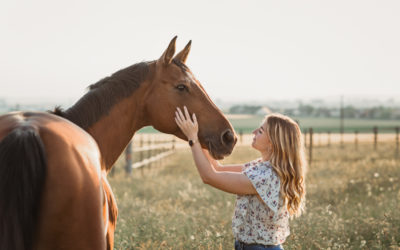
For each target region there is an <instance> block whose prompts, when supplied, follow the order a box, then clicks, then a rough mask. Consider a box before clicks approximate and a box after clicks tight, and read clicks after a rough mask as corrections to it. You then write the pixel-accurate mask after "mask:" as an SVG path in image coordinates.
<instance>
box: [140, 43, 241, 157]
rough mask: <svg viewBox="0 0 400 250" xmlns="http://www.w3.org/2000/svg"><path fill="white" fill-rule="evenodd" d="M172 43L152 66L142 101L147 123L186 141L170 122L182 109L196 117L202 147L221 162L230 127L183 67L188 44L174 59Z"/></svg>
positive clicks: (229, 144)
mask: <svg viewBox="0 0 400 250" xmlns="http://www.w3.org/2000/svg"><path fill="white" fill-rule="evenodd" d="M175 41H176V37H174V38H173V39H172V41H171V42H170V44H169V46H168V48H167V49H166V50H165V52H164V53H163V54H162V56H161V57H160V59H158V60H157V61H155V62H154V63H153V64H154V65H153V67H152V71H153V74H152V76H153V77H152V78H151V79H150V86H149V88H148V92H147V95H146V96H147V98H146V100H145V102H146V103H145V106H146V111H147V112H146V113H147V115H148V118H149V122H150V123H151V125H152V126H153V127H154V128H155V129H157V130H159V131H161V132H164V133H169V134H174V135H176V136H177V137H179V138H181V139H184V140H187V138H186V136H185V135H184V134H183V133H182V132H181V131H180V129H179V127H178V126H177V125H176V123H175V120H174V117H175V110H176V108H177V107H180V108H183V106H186V107H187V108H188V110H189V112H190V113H195V114H196V116H197V120H198V123H199V134H198V136H199V141H200V143H201V145H202V147H203V148H207V149H208V150H209V151H210V152H211V155H212V156H213V157H214V158H216V159H222V158H223V157H224V156H226V155H229V154H230V153H231V152H232V149H233V147H234V145H235V143H236V140H237V138H236V135H235V133H234V131H233V128H232V125H231V124H230V123H229V121H228V120H227V119H226V118H225V116H224V115H223V114H222V112H221V111H220V110H219V109H218V108H217V107H216V106H215V104H214V103H213V102H212V101H211V99H210V97H209V96H208V95H207V93H206V91H205V90H204V88H203V87H202V86H201V84H200V82H199V81H198V80H197V79H196V78H195V77H194V75H193V73H192V72H191V71H190V69H189V68H188V67H187V66H186V65H185V61H186V58H187V56H188V54H189V51H190V45H191V42H189V43H188V44H187V45H186V47H185V48H184V49H183V50H182V51H181V52H180V53H178V54H177V55H176V56H175V57H174V54H175Z"/></svg>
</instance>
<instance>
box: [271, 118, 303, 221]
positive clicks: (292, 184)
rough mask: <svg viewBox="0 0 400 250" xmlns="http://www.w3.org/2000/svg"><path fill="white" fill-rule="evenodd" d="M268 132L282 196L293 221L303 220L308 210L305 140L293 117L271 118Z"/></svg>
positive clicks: (272, 159)
mask: <svg viewBox="0 0 400 250" xmlns="http://www.w3.org/2000/svg"><path fill="white" fill-rule="evenodd" d="M265 121H266V122H265V123H264V124H265V126H266V127H265V128H264V129H265V131H267V135H268V136H269V139H270V141H271V152H270V154H271V158H270V162H271V164H272V167H273V169H274V170H275V172H276V173H277V174H278V176H279V178H280V181H281V185H280V194H281V197H282V198H283V200H284V201H285V204H286V206H287V209H288V212H289V214H290V216H291V217H293V216H295V217H298V216H300V215H301V214H302V213H303V212H304V209H305V195H306V187H305V176H306V169H307V165H306V160H305V153H304V143H303V136H302V135H301V130H300V128H299V126H298V125H297V123H296V122H295V121H293V120H292V119H291V118H290V117H287V116H284V115H281V114H271V115H268V116H266V117H265Z"/></svg>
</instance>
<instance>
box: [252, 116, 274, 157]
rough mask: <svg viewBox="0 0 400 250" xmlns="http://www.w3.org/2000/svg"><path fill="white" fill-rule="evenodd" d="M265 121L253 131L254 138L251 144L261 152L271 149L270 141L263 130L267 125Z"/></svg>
mask: <svg viewBox="0 0 400 250" xmlns="http://www.w3.org/2000/svg"><path fill="white" fill-rule="evenodd" d="M266 122H267V121H265V122H264V123H263V124H262V125H261V126H260V127H259V128H256V129H255V130H254V131H253V134H254V138H253V142H252V144H251V146H252V147H253V148H254V149H256V150H258V151H260V152H261V153H267V152H269V151H270V149H271V141H270V139H269V136H268V135H267V132H266V131H265V128H266V127H267V126H266Z"/></svg>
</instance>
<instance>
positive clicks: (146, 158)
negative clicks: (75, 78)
mask: <svg viewBox="0 0 400 250" xmlns="http://www.w3.org/2000/svg"><path fill="white" fill-rule="evenodd" d="M370 131H371V132H372V133H368V134H367V133H360V132H359V131H358V130H355V131H354V133H353V134H351V133H343V134H333V133H331V131H327V132H317V133H316V132H314V130H313V128H309V129H306V130H304V131H303V135H304V146H305V148H306V149H308V150H309V152H308V158H309V159H308V162H309V165H311V164H312V160H313V148H315V147H316V146H327V147H330V146H331V145H332V144H333V143H338V144H340V145H341V146H343V143H344V142H353V143H354V147H355V150H357V149H358V146H359V144H360V143H361V142H373V149H374V150H377V148H378V143H379V142H380V141H386V142H387V141H393V136H394V137H395V145H396V146H395V155H396V157H397V158H399V157H400V152H399V151H400V145H399V144H400V141H399V132H400V127H399V126H398V127H395V128H394V135H393V133H391V134H389V133H382V132H381V133H379V131H381V130H379V128H378V127H376V126H375V127H373V128H372V129H371V130H370ZM385 131H386V132H388V130H385ZM144 137H147V140H144ZM151 137H153V138H151ZM154 137H155V138H156V139H154ZM238 137H239V138H238V139H239V141H238V144H239V145H249V144H251V142H252V138H253V135H252V134H243V132H242V131H239V134H238ZM316 139H318V141H316ZM315 142H317V143H315ZM182 146H186V144H185V143H184V142H183V141H182V142H181V143H179V142H176V139H175V137H174V136H171V135H165V134H157V136H154V135H150V134H139V135H137V136H136V137H135V138H134V139H133V140H132V141H131V142H130V143H129V145H128V146H127V148H126V150H125V171H126V173H127V174H131V173H132V170H133V169H139V168H140V169H142V168H143V167H145V166H151V164H153V163H155V162H160V161H161V160H162V159H163V158H165V157H167V156H169V155H171V154H173V153H174V152H175V149H176V148H177V147H182ZM134 153H135V154H134Z"/></svg>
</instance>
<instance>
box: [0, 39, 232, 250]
mask: <svg viewBox="0 0 400 250" xmlns="http://www.w3.org/2000/svg"><path fill="white" fill-rule="evenodd" d="M175 39H176V38H174V39H173V40H172V41H171V43H170V45H169V46H168V48H167V50H166V51H165V52H164V53H163V55H162V56H161V57H160V59H158V60H156V61H152V62H147V63H146V65H143V63H142V64H140V66H141V67H142V66H145V67H143V70H146V72H145V73H143V72H142V71H141V70H138V68H135V65H134V66H132V67H128V68H126V69H124V70H121V71H120V72H117V73H116V74H114V75H112V76H110V77H108V78H106V79H103V80H102V81H101V83H99V84H97V85H94V86H93V87H92V88H91V90H90V91H89V93H88V94H86V95H85V96H84V97H82V98H81V100H79V101H78V102H77V104H75V105H74V106H73V107H71V108H70V109H68V110H66V111H65V112H63V111H61V110H57V111H56V112H55V113H56V114H57V115H58V116H57V115H54V114H50V113H42V112H29V113H24V112H15V113H10V114H7V115H3V116H0V142H1V140H2V138H4V136H6V135H7V134H8V133H10V131H12V130H13V129H15V128H17V127H19V126H23V125H24V124H25V125H26V124H30V125H34V126H35V127H36V128H37V129H38V131H39V133H40V137H41V139H42V141H43V143H44V145H45V151H46V157H47V175H46V181H45V184H44V188H43V191H42V197H41V199H40V200H41V204H40V212H39V221H38V223H37V230H36V233H35V237H34V238H35V242H34V248H36V249H96V250H97V249H113V241H114V230H115V226H116V219H117V213H118V211H117V206H116V202H115V198H114V196H113V194H112V191H111V188H110V185H109V184H108V182H107V179H106V176H107V173H108V171H110V169H111V168H112V166H113V164H114V163H115V161H116V160H117V158H118V157H119V155H120V154H121V153H122V152H123V150H124V149H125V147H126V145H127V144H128V143H129V141H130V140H131V138H132V137H133V135H134V133H135V132H136V131H137V130H139V129H140V128H142V127H144V126H149V125H152V126H153V127H155V128H156V129H158V130H159V131H161V132H164V133H170V134H174V135H176V136H178V137H180V138H182V139H185V140H186V138H185V136H184V135H183V134H182V132H181V131H180V130H179V128H178V127H177V125H176V124H175V121H174V119H173V118H174V112H175V109H176V107H183V106H184V105H186V106H187V107H188V109H189V110H190V111H191V112H195V113H196V115H197V117H198V122H199V125H200V131H199V140H200V142H201V144H202V146H203V147H204V148H208V149H209V150H211V153H212V155H213V156H214V157H215V158H222V157H223V156H225V155H228V154H230V153H231V151H232V149H233V146H234V145H235V143H236V137H235V135H234V132H233V129H232V126H231V125H230V123H229V122H228V121H227V120H226V118H225V117H224V116H223V114H222V113H221V111H220V110H219V109H218V108H217V107H216V106H215V105H214V104H213V103H212V101H211V100H210V98H209V97H208V95H207V94H206V93H205V91H204V89H203V88H202V86H201V85H200V83H199V82H198V81H197V80H196V78H195V77H194V76H193V74H192V73H191V72H190V70H189V69H188V68H187V66H186V65H184V63H185V60H186V58H187V56H188V53H189V50H190V43H189V44H188V45H187V46H186V47H185V48H184V50H182V51H181V52H180V53H179V54H178V55H177V56H176V57H175V58H173V55H174V53H175ZM132 69H136V70H137V71H140V72H137V74H142V75H141V76H140V77H136V76H135V75H132ZM130 70H131V71H130ZM135 74H136V73H135ZM129 77H131V78H129ZM132 77H133V78H132ZM135 77H136V78H135ZM129 79H140V80H138V81H136V82H135V80H129ZM130 82H131V84H136V85H135V86H134V87H132V88H131V87H130V86H129V83H130ZM105 105H106V106H105ZM60 116H62V117H60ZM87 117H91V118H90V119H89V120H88V119H87ZM21 157H24V156H21ZM2 167H7V166H0V168H2ZM0 178H1V177H0ZM1 198H2V197H0V202H5V201H3V200H1ZM105 230H107V232H106V233H105Z"/></svg>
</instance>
